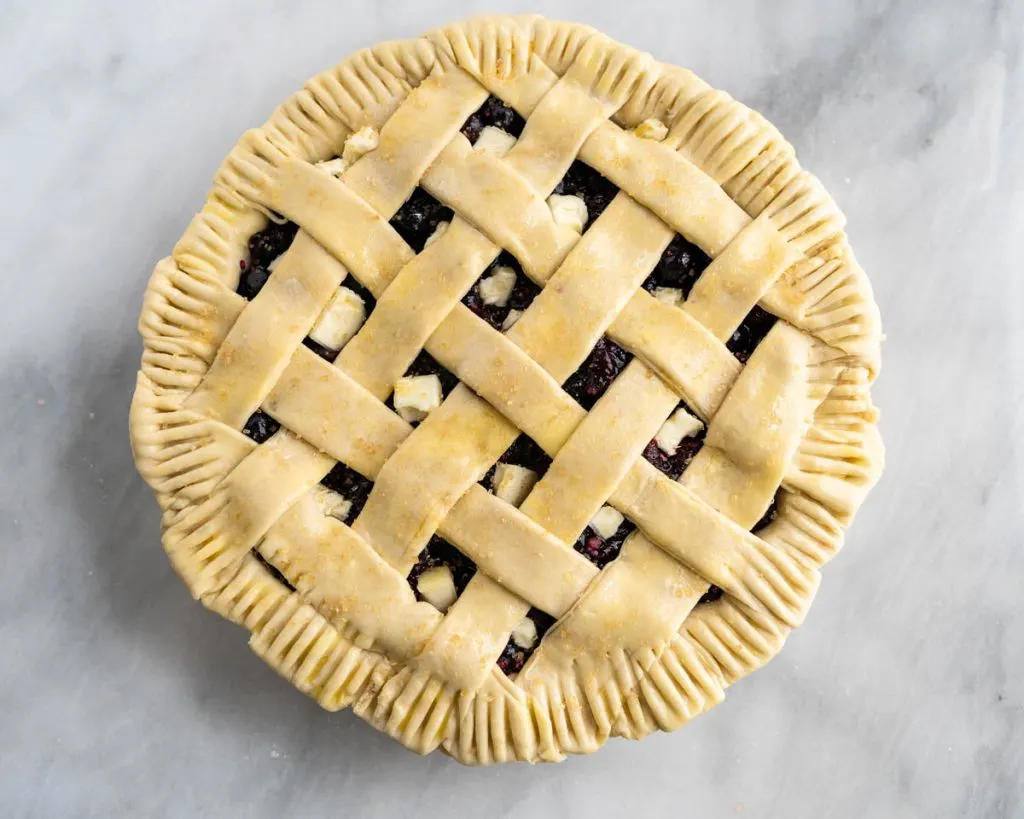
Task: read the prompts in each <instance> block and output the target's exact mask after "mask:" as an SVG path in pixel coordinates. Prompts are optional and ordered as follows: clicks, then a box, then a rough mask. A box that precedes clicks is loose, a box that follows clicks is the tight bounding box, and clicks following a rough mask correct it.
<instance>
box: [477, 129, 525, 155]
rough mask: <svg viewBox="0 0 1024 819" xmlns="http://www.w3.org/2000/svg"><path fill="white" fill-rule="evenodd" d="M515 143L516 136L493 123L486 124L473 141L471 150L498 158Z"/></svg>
mask: <svg viewBox="0 0 1024 819" xmlns="http://www.w3.org/2000/svg"><path fill="white" fill-rule="evenodd" d="M515 144H516V138H515V137H514V136H512V134H510V133H508V132H507V131H502V130H501V128H495V127H494V126H493V125H486V126H484V129H483V130H482V131H480V136H478V137H477V139H476V142H474V143H473V150H474V151H480V153H484V154H490V155H491V156H496V157H499V158H500V157H503V156H505V154H507V153H508V152H509V151H511V150H512V146H513V145H515Z"/></svg>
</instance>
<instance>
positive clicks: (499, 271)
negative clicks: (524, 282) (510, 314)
mask: <svg viewBox="0 0 1024 819" xmlns="http://www.w3.org/2000/svg"><path fill="white" fill-rule="evenodd" d="M515 286H516V272H515V271H514V270H513V269H512V268H511V267H505V266H504V265H502V266H501V267H497V268H495V270H494V272H493V273H492V274H491V275H490V276H488V277H487V278H486V279H481V280H480V284H478V285H477V290H478V291H479V293H480V299H481V300H482V301H483V303H484V304H490V305H493V306H495V307H504V306H505V305H506V304H508V299H509V296H511V295H512V289H513V288H514V287H515Z"/></svg>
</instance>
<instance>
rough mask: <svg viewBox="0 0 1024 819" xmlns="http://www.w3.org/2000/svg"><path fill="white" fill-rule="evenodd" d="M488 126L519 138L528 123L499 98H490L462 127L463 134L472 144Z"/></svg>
mask: <svg viewBox="0 0 1024 819" xmlns="http://www.w3.org/2000/svg"><path fill="white" fill-rule="evenodd" d="M488 125H490V126H492V127H494V128H500V129H501V130H502V131H505V132H506V133H509V134H512V136H514V137H518V136H519V135H520V134H521V133H522V132H523V128H524V127H525V126H526V121H525V120H524V119H523V118H522V117H521V116H519V114H517V113H516V112H515V111H513V110H512V109H511V108H509V107H508V106H507V105H505V103H503V102H502V101H501V100H499V99H498V98H497V97H488V98H487V101H486V102H485V103H484V104H483V105H481V106H480V107H479V108H478V109H477V110H476V111H475V112H474V113H473V114H471V115H470V117H469V119H467V120H466V124H465V125H463V126H462V134H463V136H465V137H466V139H468V140H469V141H470V142H471V143H475V142H476V141H477V139H478V138H479V137H480V132H481V131H482V130H483V129H484V128H485V127H486V126H488Z"/></svg>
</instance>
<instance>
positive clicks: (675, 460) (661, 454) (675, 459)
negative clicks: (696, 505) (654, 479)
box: [644, 403, 707, 480]
mask: <svg viewBox="0 0 1024 819" xmlns="http://www.w3.org/2000/svg"><path fill="white" fill-rule="evenodd" d="M679 406H680V407H681V408H682V409H685V410H686V411H687V412H689V413H690V414H691V415H694V414H695V413H694V412H693V410H691V409H690V408H689V407H687V406H686V404H684V403H680V405H679ZM705 435H707V427H702V428H701V430H700V431H699V432H698V433H696V434H695V435H690V436H688V437H686V438H683V440H681V441H680V442H679V444H678V445H677V446H676V451H675V452H673V453H671V454H670V453H668V452H665V450H663V449H662V448H661V447H659V446H658V442H657V441H656V440H654V441H650V442H649V443H648V444H647V446H646V447H644V458H645V459H646V460H647V461H648V462H649V463H651V464H653V465H654V466H656V467H657V468H658V469H660V470H661V471H662V472H664V473H665V474H666V475H667V476H668V477H669V478H671V479H672V480H677V479H678V478H679V476H680V475H682V474H683V471H684V470H685V469H686V467H688V466H689V465H690V462H691V461H692V460H693V459H694V457H695V456H696V455H697V453H698V452H700V449H701V447H702V446H704V436H705Z"/></svg>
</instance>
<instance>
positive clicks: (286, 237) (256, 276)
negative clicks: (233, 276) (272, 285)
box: [238, 222, 299, 299]
mask: <svg viewBox="0 0 1024 819" xmlns="http://www.w3.org/2000/svg"><path fill="white" fill-rule="evenodd" d="M298 230H299V226H298V225H296V224H295V223H294V222H284V223H283V224H277V223H276V222H271V223H270V224H269V225H267V226H266V227H265V228H264V229H263V230H261V231H260V232H259V233H254V234H253V235H252V236H251V237H250V239H249V261H248V262H245V261H243V262H241V268H242V274H241V276H239V279H238V294H239V295H240V296H244V297H245V298H247V299H253V298H256V294H257V293H259V292H260V290H261V289H262V288H263V285H265V284H266V283H267V279H269V278H270V270H269V269H268V268H269V267H270V265H271V263H272V262H273V261H274V259H276V258H277V257H278V256H280V255H281V254H282V253H284V252H285V251H286V250H287V249H288V248H289V247H290V246H291V243H292V240H293V239H294V238H295V234H296V233H297V232H298Z"/></svg>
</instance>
